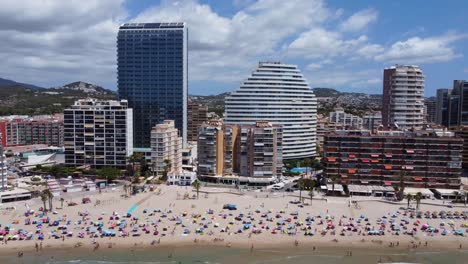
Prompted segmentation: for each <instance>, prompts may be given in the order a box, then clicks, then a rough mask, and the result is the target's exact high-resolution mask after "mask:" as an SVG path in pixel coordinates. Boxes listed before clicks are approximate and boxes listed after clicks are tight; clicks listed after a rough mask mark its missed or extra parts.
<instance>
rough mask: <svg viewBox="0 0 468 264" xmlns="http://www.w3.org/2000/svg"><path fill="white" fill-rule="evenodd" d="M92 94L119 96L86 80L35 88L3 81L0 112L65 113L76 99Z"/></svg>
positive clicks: (97, 95)
mask: <svg viewBox="0 0 468 264" xmlns="http://www.w3.org/2000/svg"><path fill="white" fill-rule="evenodd" d="M4 83H5V82H4ZM33 87H37V86H34V85H33ZM83 87H84V89H82V88H83ZM89 97H92V98H98V99H117V95H116V93H115V92H113V91H110V90H106V89H104V88H102V87H99V86H97V85H93V84H89V83H84V82H74V83H70V84H67V85H64V86H61V87H54V88H47V89H46V88H42V89H39V87H38V88H31V87H30V86H29V85H28V86H25V85H23V84H21V83H17V82H14V84H11V83H10V84H8V83H7V84H6V85H5V84H4V85H1V84H0V115H13V114H19V115H40V114H54V113H61V112H63V109H65V108H67V107H69V106H71V105H72V104H73V103H74V102H75V101H76V100H78V99H83V98H89Z"/></svg>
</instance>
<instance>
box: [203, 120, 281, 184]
mask: <svg viewBox="0 0 468 264" xmlns="http://www.w3.org/2000/svg"><path fill="white" fill-rule="evenodd" d="M282 135H283V131H282V129H281V127H279V126H274V125H272V124H271V123H269V122H266V121H259V122H257V123H256V124H255V125H224V124H223V123H222V122H221V121H208V123H206V124H204V125H202V126H201V127H200V133H199V138H198V175H199V177H200V178H202V179H204V180H207V181H216V182H230V183H231V182H237V183H239V184H252V185H265V184H269V183H271V182H274V181H275V180H276V179H277V178H278V177H280V176H281V175H282V168H283V158H282Z"/></svg>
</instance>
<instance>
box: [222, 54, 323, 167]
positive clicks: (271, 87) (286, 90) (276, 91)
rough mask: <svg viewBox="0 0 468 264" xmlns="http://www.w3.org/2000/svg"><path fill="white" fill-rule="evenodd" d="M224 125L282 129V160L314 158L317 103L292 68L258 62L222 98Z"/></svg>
mask: <svg viewBox="0 0 468 264" xmlns="http://www.w3.org/2000/svg"><path fill="white" fill-rule="evenodd" d="M225 109H226V110H225V123H226V124H238V125H254V124H255V122H256V121H269V122H271V123H272V124H274V125H280V126H282V127H283V159H286V160H287V159H295V158H304V157H311V156H315V155H316V123H317V100H316V98H315V95H314V93H313V92H312V90H311V89H310V87H309V85H308V84H307V82H306V80H305V79H304V76H303V75H302V73H301V72H300V70H299V69H298V68H297V66H295V65H289V64H283V63H280V62H260V63H259V64H258V68H257V69H256V70H255V71H254V72H252V74H251V76H249V77H248V78H247V80H245V81H244V82H243V83H242V84H241V86H240V88H239V89H237V90H236V91H234V92H233V93H232V94H231V95H230V96H227V97H226V105H225Z"/></svg>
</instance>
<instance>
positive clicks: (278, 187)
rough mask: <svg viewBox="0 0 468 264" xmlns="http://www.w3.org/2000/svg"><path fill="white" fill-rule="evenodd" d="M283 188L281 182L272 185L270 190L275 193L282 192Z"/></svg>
mask: <svg viewBox="0 0 468 264" xmlns="http://www.w3.org/2000/svg"><path fill="white" fill-rule="evenodd" d="M283 188H284V183H282V182H280V183H277V184H275V185H273V187H272V189H273V190H276V191H279V190H282V189H283Z"/></svg>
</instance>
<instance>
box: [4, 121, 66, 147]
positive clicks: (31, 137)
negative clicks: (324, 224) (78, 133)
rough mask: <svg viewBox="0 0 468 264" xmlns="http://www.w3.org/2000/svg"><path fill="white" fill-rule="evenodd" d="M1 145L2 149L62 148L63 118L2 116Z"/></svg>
mask: <svg viewBox="0 0 468 264" xmlns="http://www.w3.org/2000/svg"><path fill="white" fill-rule="evenodd" d="M0 134H2V135H3V136H2V141H1V144H2V145H3V146H4V147H14V146H27V145H35V144H45V145H47V146H55V147H62V146H63V116H62V115H50V116H49V115H42V116H31V117H30V116H17V115H13V116H3V117H0Z"/></svg>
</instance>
